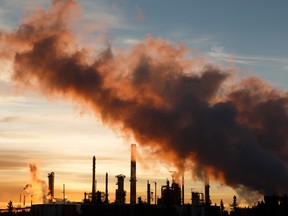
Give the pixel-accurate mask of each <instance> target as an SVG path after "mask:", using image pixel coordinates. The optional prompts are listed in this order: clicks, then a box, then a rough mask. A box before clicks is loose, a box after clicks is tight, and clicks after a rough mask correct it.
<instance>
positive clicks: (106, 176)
mask: <svg viewBox="0 0 288 216" xmlns="http://www.w3.org/2000/svg"><path fill="white" fill-rule="evenodd" d="M104 202H105V203H109V200H108V173H107V172H106V175H105V201H104Z"/></svg>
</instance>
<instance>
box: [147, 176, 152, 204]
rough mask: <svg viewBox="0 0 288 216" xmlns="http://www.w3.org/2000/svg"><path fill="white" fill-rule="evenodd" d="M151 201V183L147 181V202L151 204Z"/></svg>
mask: <svg viewBox="0 0 288 216" xmlns="http://www.w3.org/2000/svg"><path fill="white" fill-rule="evenodd" d="M150 201H151V191H150V183H149V181H147V204H148V205H150Z"/></svg>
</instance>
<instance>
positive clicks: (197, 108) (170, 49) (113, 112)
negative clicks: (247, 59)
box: [1, 0, 288, 194]
mask: <svg viewBox="0 0 288 216" xmlns="http://www.w3.org/2000/svg"><path fill="white" fill-rule="evenodd" d="M78 7H79V5H78V4H77V3H76V2H75V1H72V0H65V1H64V0H62V1H60V0H59V1H57V0H54V1H53V2H52V4H51V7H50V8H49V9H48V10H47V11H45V10H42V11H41V13H35V14H34V15H33V16H31V17H29V18H27V19H26V20H25V21H24V22H23V23H22V24H21V25H20V26H19V28H18V29H17V30H16V31H14V32H4V31H2V32H1V39H2V41H1V43H2V46H10V47H11V49H10V50H9V51H7V50H6V52H7V53H6V54H5V56H10V58H12V60H13V62H14V72H13V79H14V80H15V81H16V82H17V83H19V84H24V85H26V86H30V87H32V88H36V89H40V90H41V91H42V93H44V94H45V95H49V96H50V95H52V96H59V95H60V96H63V97H65V98H66V97H67V98H72V99H73V100H75V101H78V102H80V103H86V104H88V105H90V106H91V107H92V108H93V109H94V110H95V112H96V113H97V114H98V115H99V117H100V118H101V119H102V120H103V122H104V123H105V124H108V125H109V126H111V127H113V128H117V129H120V130H121V131H122V132H123V133H125V134H130V135H132V136H134V137H135V139H136V140H137V142H138V143H139V144H140V145H142V146H149V147H151V148H152V149H153V150H155V152H157V154H158V156H159V158H165V159H166V160H167V162H172V163H174V165H175V166H177V167H179V168H180V169H182V168H183V167H182V166H183V162H184V161H186V162H187V161H190V162H191V163H193V164H194V167H195V170H194V173H196V175H197V174H199V176H198V177H201V175H203V170H204V173H206V174H205V175H209V176H213V177H215V178H216V179H219V180H221V181H223V183H226V184H227V185H230V186H232V187H234V188H241V190H242V191H243V188H245V189H249V190H253V191H256V192H259V193H262V194H272V193H284V192H287V191H288V184H287V182H288V170H287V158H288V157H287V155H288V154H287V150H288V145H287V140H288V137H287V136H288V135H287V134H288V133H287V131H288V115H287V105H288V97H287V93H285V92H280V91H278V90H276V89H275V88H273V87H271V86H269V85H268V84H266V83H265V82H264V81H261V80H260V79H258V78H255V77H252V78H247V79H245V80H242V81H239V83H237V84H234V85H233V86H229V88H228V87H227V86H228V85H227V80H228V79H229V77H230V74H229V72H228V70H227V71H226V70H223V69H221V68H219V67H216V66H213V65H209V64H207V63H205V61H204V60H203V59H199V58H195V59H190V60H189V59H188V58H187V57H185V56H186V52H187V50H186V49H185V47H184V45H182V44H177V45H173V44H171V43H169V42H168V41H166V40H164V39H161V38H152V37H151V38H147V39H145V40H144V41H142V42H141V43H139V44H138V45H136V46H135V47H132V48H131V49H129V50H127V51H125V52H124V51H123V52H115V51H113V50H112V49H111V48H110V47H108V48H107V50H105V51H104V52H101V53H99V55H98V57H97V58H94V59H91V56H92V55H90V53H89V52H88V51H87V49H83V48H81V47H80V45H79V44H77V42H76V40H75V39H74V37H73V34H72V33H71V31H70V30H69V28H68V26H69V23H68V21H69V18H70V16H71V14H72V13H71V11H74V10H77V8H78ZM3 44H4V45H3ZM199 167H200V168H201V170H202V171H201V172H199Z"/></svg>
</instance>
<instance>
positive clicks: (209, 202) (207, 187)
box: [205, 183, 211, 206]
mask: <svg viewBox="0 0 288 216" xmlns="http://www.w3.org/2000/svg"><path fill="white" fill-rule="evenodd" d="M209 188H210V185H209V183H205V205H207V206H210V204H211V201H210V192H209Z"/></svg>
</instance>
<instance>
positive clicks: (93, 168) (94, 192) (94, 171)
mask: <svg viewBox="0 0 288 216" xmlns="http://www.w3.org/2000/svg"><path fill="white" fill-rule="evenodd" d="M92 173H93V174H92V203H95V202H96V187H95V181H96V179H95V173H96V158H95V156H94V157H93V166H92Z"/></svg>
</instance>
